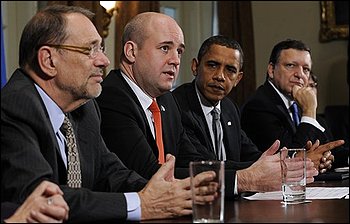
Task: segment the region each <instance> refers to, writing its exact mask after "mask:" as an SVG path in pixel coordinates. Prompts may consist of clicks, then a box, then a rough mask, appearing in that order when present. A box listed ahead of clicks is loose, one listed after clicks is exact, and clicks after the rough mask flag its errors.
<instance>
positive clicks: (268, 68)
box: [267, 62, 275, 79]
mask: <svg viewBox="0 0 350 224" xmlns="http://www.w3.org/2000/svg"><path fill="white" fill-rule="evenodd" d="M274 70H275V65H274V64H272V63H271V62H270V63H269V65H268V66H267V73H268V74H269V78H270V79H273V73H274Z"/></svg>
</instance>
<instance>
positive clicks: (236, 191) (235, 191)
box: [233, 173, 238, 195]
mask: <svg viewBox="0 0 350 224" xmlns="http://www.w3.org/2000/svg"><path fill="white" fill-rule="evenodd" d="M233 195H238V186H237V173H236V174H235V185H234V191H233Z"/></svg>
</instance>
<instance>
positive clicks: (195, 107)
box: [187, 81, 215, 154]
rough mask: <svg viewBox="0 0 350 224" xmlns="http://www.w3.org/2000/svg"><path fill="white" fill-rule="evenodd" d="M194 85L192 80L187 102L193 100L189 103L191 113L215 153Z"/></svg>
mask: <svg viewBox="0 0 350 224" xmlns="http://www.w3.org/2000/svg"><path fill="white" fill-rule="evenodd" d="M194 85H195V83H194V81H193V82H192V84H191V86H190V88H191V89H189V91H187V92H188V93H189V94H188V98H189V102H193V103H191V104H190V105H189V106H190V108H191V113H192V116H193V118H194V120H195V121H196V122H197V123H198V127H199V128H200V129H201V132H202V133H204V134H205V136H204V137H205V138H206V139H207V141H209V145H210V146H211V148H210V150H211V151H212V152H213V153H214V154H215V150H214V146H213V142H212V141H211V136H210V132H209V127H208V124H207V120H206V119H205V115H204V113H203V110H202V107H201V105H200V102H199V99H198V96H197V93H196V89H195V86H194Z"/></svg>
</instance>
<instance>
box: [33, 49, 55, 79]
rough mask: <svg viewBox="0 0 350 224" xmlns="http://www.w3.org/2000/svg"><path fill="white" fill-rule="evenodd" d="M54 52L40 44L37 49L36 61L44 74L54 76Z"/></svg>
mask: <svg viewBox="0 0 350 224" xmlns="http://www.w3.org/2000/svg"><path fill="white" fill-rule="evenodd" d="M55 54H56V52H54V51H53V49H52V48H50V47H47V46H42V47H41V48H40V49H39V50H38V55H37V57H38V63H39V66H40V68H41V70H42V71H43V72H44V74H46V75H48V76H50V77H54V76H55V75H56V74H57V70H56V66H55V63H54V61H55V58H56V56H55Z"/></svg>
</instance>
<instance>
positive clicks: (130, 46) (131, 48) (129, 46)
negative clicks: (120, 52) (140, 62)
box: [124, 41, 137, 63]
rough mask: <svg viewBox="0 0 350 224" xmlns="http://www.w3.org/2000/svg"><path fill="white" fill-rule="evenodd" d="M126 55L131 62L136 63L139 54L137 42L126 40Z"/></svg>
mask: <svg viewBox="0 0 350 224" xmlns="http://www.w3.org/2000/svg"><path fill="white" fill-rule="evenodd" d="M124 55H125V57H126V59H128V61H129V62H130V63H134V62H135V58H136V55H137V44H136V43H135V42H133V41H128V42H126V43H125V44H124Z"/></svg>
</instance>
